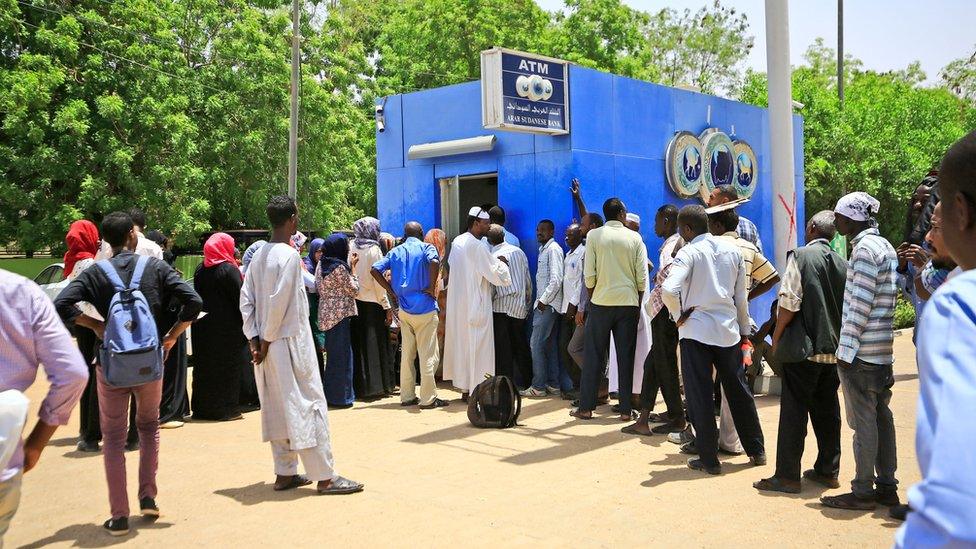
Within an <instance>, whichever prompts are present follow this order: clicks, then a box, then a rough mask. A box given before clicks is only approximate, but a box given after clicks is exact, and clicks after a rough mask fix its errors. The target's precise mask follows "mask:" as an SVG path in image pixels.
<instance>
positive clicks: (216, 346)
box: [193, 233, 253, 421]
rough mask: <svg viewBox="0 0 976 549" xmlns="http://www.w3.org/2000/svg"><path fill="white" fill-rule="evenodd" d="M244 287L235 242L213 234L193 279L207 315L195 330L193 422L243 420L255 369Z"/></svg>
mask: <svg viewBox="0 0 976 549" xmlns="http://www.w3.org/2000/svg"><path fill="white" fill-rule="evenodd" d="M241 282H242V277H241V272H240V271H239V270H238V269H237V261H236V260H235V258H234V238H233V237H231V236H230V235H229V234H227V233H215V234H214V235H213V236H211V237H210V238H209V239H207V242H206V244H204V245H203V263H202V264H200V266H198V267H197V270H196V273H195V274H194V275H193V286H194V288H195V289H196V291H197V293H198V294H200V297H201V298H202V299H203V310H204V311H205V312H206V313H207V314H206V316H204V317H203V318H202V319H200V320H198V321H197V322H196V323H195V324H194V325H193V358H194V366H193V419H202V420H212V421H228V420H232V419H240V418H241V394H242V389H243V388H244V383H243V378H244V373H245V371H246V370H248V369H250V368H251V355H250V352H249V351H248V347H247V340H246V339H245V338H244V331H243V325H244V321H243V320H242V319H241V309H240V299H241ZM252 376H253V374H252Z"/></svg>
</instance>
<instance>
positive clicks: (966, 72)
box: [940, 52, 976, 103]
mask: <svg viewBox="0 0 976 549" xmlns="http://www.w3.org/2000/svg"><path fill="white" fill-rule="evenodd" d="M940 76H941V77H942V82H943V83H944V84H945V86H946V87H947V88H949V90H950V91H952V93H954V94H956V95H958V96H959V97H961V98H963V99H965V100H967V101H969V102H970V103H976V52H974V53H973V54H972V55H971V56H969V57H968V58H962V59H956V60H955V61H953V62H951V63H949V64H948V65H946V66H945V68H943V69H942V73H941V75H940Z"/></svg>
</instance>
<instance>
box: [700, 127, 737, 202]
mask: <svg viewBox="0 0 976 549" xmlns="http://www.w3.org/2000/svg"><path fill="white" fill-rule="evenodd" d="M701 143H702V155H703V156H704V157H705V158H706V159H707V161H708V168H707V169H706V170H705V173H704V174H703V177H702V184H703V185H704V186H705V190H706V191H707V192H708V193H711V192H712V191H713V190H714V189H715V187H717V186H719V185H731V184H732V182H733V181H734V179H735V156H734V152H733V151H734V147H733V145H732V140H731V139H729V136H727V135H725V134H724V133H722V132H721V131H719V130H717V129H716V128H709V129H707V130H705V131H704V132H702V134H701Z"/></svg>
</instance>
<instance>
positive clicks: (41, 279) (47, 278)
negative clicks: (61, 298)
mask: <svg viewBox="0 0 976 549" xmlns="http://www.w3.org/2000/svg"><path fill="white" fill-rule="evenodd" d="M63 277H64V263H55V264H53V265H48V266H47V267H44V270H43V271H41V272H40V274H38V275H37V276H35V277H34V282H35V283H36V284H37V285H38V286H40V287H41V289H42V290H44V293H45V294H47V296H48V297H49V298H51V301H54V298H56V297H58V294H60V293H61V290H63V289H64V287H65V286H67V285H68V281H67V280H61V279H62V278H63Z"/></svg>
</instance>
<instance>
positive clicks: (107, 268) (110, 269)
mask: <svg viewBox="0 0 976 549" xmlns="http://www.w3.org/2000/svg"><path fill="white" fill-rule="evenodd" d="M95 265H98V268H99V269H101V270H102V272H103V273H105V276H106V277H108V281H109V282H111V283H112V286H114V287H115V292H116V293H118V292H121V291H124V290H125V284H123V283H122V279H121V278H119V272H118V271H117V270H115V265H112V262H110V261H109V260H107V259H103V260H101V261H96V262H95Z"/></svg>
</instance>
